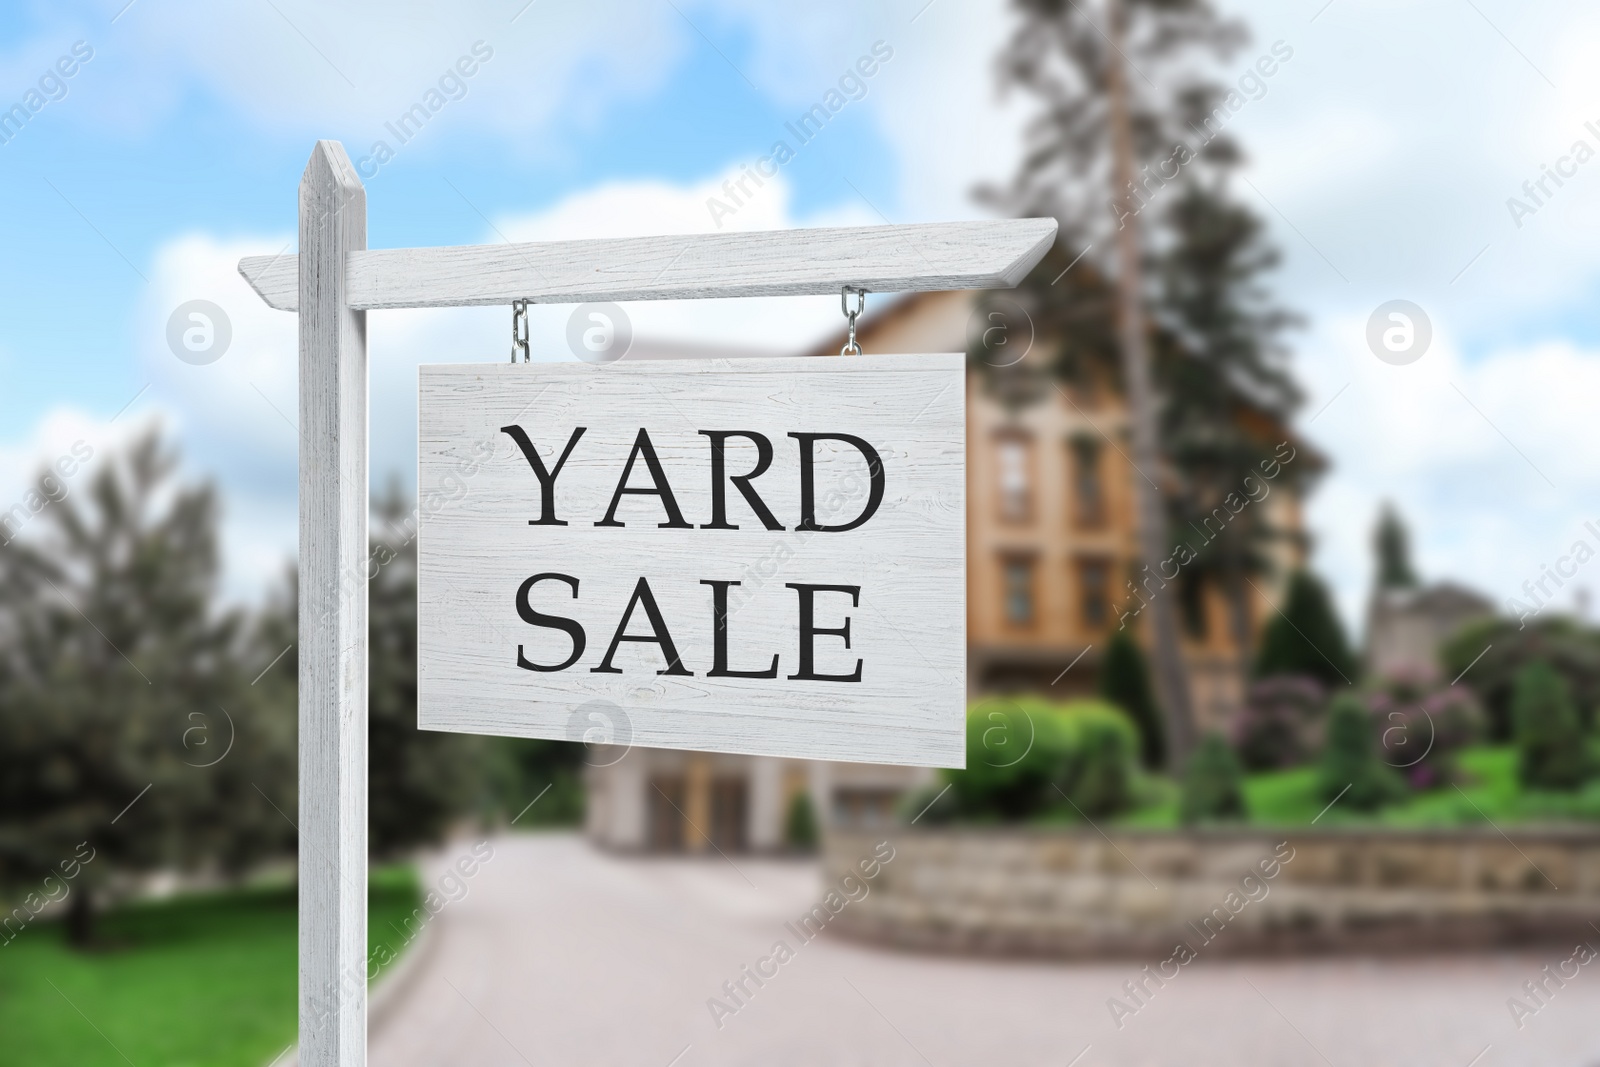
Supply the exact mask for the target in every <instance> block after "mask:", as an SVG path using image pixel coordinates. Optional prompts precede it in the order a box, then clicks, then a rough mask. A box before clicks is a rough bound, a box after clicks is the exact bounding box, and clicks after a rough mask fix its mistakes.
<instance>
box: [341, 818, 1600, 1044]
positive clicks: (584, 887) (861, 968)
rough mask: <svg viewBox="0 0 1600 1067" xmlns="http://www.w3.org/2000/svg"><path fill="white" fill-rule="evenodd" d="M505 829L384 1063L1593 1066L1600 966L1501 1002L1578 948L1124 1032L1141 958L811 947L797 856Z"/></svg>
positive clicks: (1331, 987) (1382, 975)
mask: <svg viewBox="0 0 1600 1067" xmlns="http://www.w3.org/2000/svg"><path fill="white" fill-rule="evenodd" d="M492 843H493V846H494V850H495V853H494V857H493V858H492V859H491V860H489V861H488V862H487V863H485V864H484V865H483V866H482V868H481V869H480V870H478V871H477V872H476V873H475V874H474V875H473V877H472V878H470V879H469V880H467V882H466V884H467V887H468V888H467V893H466V895H465V897H463V898H461V899H460V900H459V901H457V902H455V903H452V904H449V905H448V906H446V907H445V909H444V910H443V911H442V912H441V913H440V915H439V917H438V918H437V919H436V920H435V923H436V927H435V929H434V930H433V931H432V936H434V937H435V938H436V941H435V942H434V944H433V945H431V946H430V947H428V948H427V949H426V950H425V952H426V954H425V955H424V956H423V957H421V958H420V960H419V962H420V963H422V966H420V967H418V968H417V969H416V971H415V973H414V976H413V977H412V978H411V979H410V980H409V981H408V982H407V983H406V985H405V986H404V988H403V990H402V992H401V993H400V996H399V997H398V998H397V999H396V1000H395V1002H394V1004H393V1006H392V1008H391V1010H389V1011H388V1012H387V1013H386V1015H385V1017H384V1018H383V1019H382V1020H381V1021H380V1022H379V1023H378V1024H377V1025H376V1026H375V1032H374V1033H373V1035H372V1040H371V1055H370V1062H371V1064H372V1065H373V1067H443V1065H456V1064H473V1065H483V1067H499V1065H505V1067H516V1065H520V1064H530V1065H534V1067H544V1065H546V1064H560V1065H572V1064H618V1065H622V1064H627V1065H637V1067H668V1065H669V1064H670V1065H674V1067H697V1065H703V1064H751V1065H755V1064H761V1065H765V1067H784V1065H796V1067H802V1065H804V1067H810V1065H827V1067H852V1065H856V1064H862V1065H867V1064H871V1065H880V1064H881V1065H900V1064H905V1065H913V1067H947V1065H951V1067H953V1065H958V1064H982V1065H996V1064H1004V1065H1012V1064H1051V1065H1055V1067H1066V1065H1068V1064H1075V1067H1094V1065H1100V1064H1106V1065H1109V1064H1116V1065H1127V1067H1136V1065H1137V1067H1144V1065H1167V1064H1170V1065H1174V1067H1177V1065H1182V1067H1205V1065H1213V1064H1214V1065H1219V1067H1222V1065H1225V1067H1254V1065H1262V1067H1271V1065H1301V1064H1304V1065H1314V1067H1380V1065H1388V1064H1394V1065H1405V1067H1432V1065H1438V1067H1468V1065H1469V1064H1473V1067H1508V1065H1517V1067H1524V1065H1526V1067H1544V1065H1550V1067H1555V1065H1560V1067H1595V1065H1600V961H1596V963H1594V964H1590V965H1588V966H1586V967H1584V968H1582V970H1581V971H1580V972H1579V974H1578V976H1577V977H1576V978H1574V979H1572V980H1571V981H1569V982H1568V983H1567V984H1566V986H1565V988H1562V989H1559V990H1557V991H1556V992H1555V994H1554V995H1553V996H1552V997H1550V998H1549V999H1548V1001H1547V1003H1546V1005H1545V1006H1544V1007H1543V1008H1541V1009H1540V1010H1539V1011H1538V1013H1537V1014H1536V1015H1533V1016H1531V1017H1528V1018H1525V1019H1524V1020H1523V1023H1524V1025H1523V1028H1522V1029H1521V1030H1520V1031H1519V1030H1518V1029H1517V1027H1516V1025H1515V1024H1514V1022H1513V1020H1512V1016H1511V1013H1510V1012H1509V1010H1508V1009H1507V1006H1506V1000H1507V998H1508V997H1511V996H1513V995H1517V994H1519V993H1521V986H1522V983H1523V982H1525V981H1527V980H1529V979H1531V978H1534V977H1536V976H1537V974H1538V972H1539V970H1540V968H1541V967H1543V966H1544V965H1545V964H1551V965H1555V964H1557V963H1559V962H1560V961H1561V960H1563V959H1565V958H1566V957H1567V956H1568V955H1570V950H1569V951H1567V952H1561V951H1549V952H1539V953H1533V954H1527V955H1521V954H1512V953H1504V954H1495V955H1472V956H1460V957H1444V958H1433V959H1428V960H1418V961H1408V962H1396V961H1372V960H1360V959H1348V960H1331V959H1323V960H1314V961H1302V962H1268V961H1262V962H1250V963H1238V962H1214V963H1213V962H1208V961H1204V960H1202V961H1200V962H1198V963H1195V964H1193V965H1191V966H1189V967H1187V968H1185V969H1184V970H1183V971H1182V972H1181V973H1180V975H1179V977H1178V978H1177V979H1175V980H1173V981H1171V982H1170V983H1168V984H1167V985H1166V987H1165V988H1163V989H1160V990H1159V991H1157V992H1156V993H1155V994H1154V996H1152V997H1151V998H1150V999H1149V1000H1148V1003H1147V1004H1146V1005H1145V1006H1144V1007H1143V1008H1142V1009H1141V1010H1140V1011H1139V1012H1138V1014H1137V1015H1134V1016H1132V1017H1129V1018H1126V1019H1124V1020H1123V1023H1124V1025H1123V1027H1122V1029H1120V1030H1119V1029H1117V1027H1116V1026H1115V1025H1114V1024H1113V1022H1112V1018H1111V1014H1110V1012H1109V1011H1108V1009H1107V1007H1106V1001H1107V998H1109V997H1111V996H1114V995H1117V994H1119V993H1120V992H1121V986H1122V984H1123V983H1124V982H1125V981H1127V980H1129V979H1130V978H1133V977H1135V975H1136V974H1137V972H1138V966H1137V965H1135V964H1134V963H1131V962H1111V963H1095V964H1046V963H1001V962H984V961H976V960H968V959H950V958H939V957H931V956H920V955H908V954H901V953H896V952H886V951H881V950H876V949H870V948H863V947H858V946H856V945H853V944H850V943H848V942H845V941H842V940H840V939H837V938H831V937H830V935H828V934H826V933H824V934H823V935H821V936H820V937H818V938H817V939H816V940H815V941H812V942H810V943H809V944H805V945H803V946H801V945H800V942H799V940H798V939H797V938H796V937H795V936H794V935H793V934H792V933H791V932H790V931H789V930H788V929H787V928H786V927H785V926H784V924H785V923H786V922H794V921H795V920H797V919H798V918H799V916H800V915H802V914H803V913H805V912H806V911H807V910H808V909H809V908H810V906H811V904H812V903H813V902H814V901H815V899H816V898H817V895H818V888H817V884H816V881H815V878H816V875H815V871H814V868H812V867H811V866H809V865H806V864H801V863H790V862H781V861H773V860H757V859H748V858H744V857H736V862H737V867H734V866H733V865H731V864H730V863H728V862H725V861H723V860H721V859H718V858H716V857H715V856H713V857H712V858H710V859H704V860H702V859H696V860H687V859H684V860H678V859H674V860H659V859H626V858H620V857H615V856H610V855H606V854H603V853H598V852H596V851H594V850H592V849H590V848H589V847H588V846H587V845H586V844H585V843H583V842H582V841H581V840H579V839H578V838H576V837H572V836H567V835H519V836H510V837H501V838H496V839H494V841H493V842H492ZM466 854H468V848H467V846H462V847H460V848H459V849H457V850H456V851H455V852H453V853H452V854H451V855H452V856H455V855H466ZM434 877H435V878H436V877H437V872H435V875H434ZM457 893H458V894H459V890H457ZM780 939H781V940H784V941H786V942H788V944H789V945H790V947H791V948H795V947H796V946H799V947H798V948H797V951H795V953H794V958H793V959H791V960H789V961H788V962H786V963H784V964H782V965H781V966H779V967H778V968H777V973H776V975H775V976H773V977H771V978H769V979H765V980H764V981H765V984H764V985H763V986H762V987H760V988H757V987H756V986H755V985H754V983H753V982H751V981H750V980H749V979H746V980H745V985H746V988H747V989H749V990H753V991H754V992H753V995H752V996H750V997H748V998H747V999H744V1003H743V1006H742V1007H739V1009H738V1010H737V1011H736V1012H735V1013H734V1014H732V1015H726V1016H724V1017H723V1018H721V1020H720V1022H721V1024H722V1025H721V1027H720V1029H719V1027H718V1025H717V1023H716V1022H714V1021H713V1018H712V1014H711V1012H710V1011H709V1010H708V1008H707V1003H706V1002H707V1000H708V998H711V997H713V996H717V997H722V998H723V999H724V1001H725V1002H726V1003H728V1004H729V1005H730V1007H733V1006H735V1005H734V1004H733V1002H732V1001H731V1000H729V999H728V998H726V997H725V996H724V995H723V993H722V985H723V983H724V982H725V981H735V980H738V979H739V978H740V977H741V973H740V972H741V968H742V967H744V966H745V965H747V964H749V965H754V964H755V963H756V962H757V960H758V959H760V958H761V957H763V956H765V955H767V954H768V953H769V952H770V951H771V950H772V947H773V944H774V942H776V941H778V940H780ZM1594 942H1595V944H1596V945H1597V946H1600V934H1597V935H1596V937H1595V938H1594ZM1152 962H1153V961H1152ZM774 965H775V964H768V965H767V968H768V970H771V968H772V967H773V966H774ZM1550 988H1552V989H1554V988H1555V987H1554V985H1553V984H1551V986H1550ZM1086 1046H1087V1049H1088V1050H1087V1052H1085V1051H1084V1049H1085V1047H1086ZM1486 1047H1487V1049H1488V1051H1487V1052H1484V1049H1485V1048H1486ZM1480 1054H1481V1058H1480V1059H1478V1060H1476V1061H1474V1057H1478V1056H1480ZM1075 1057H1079V1058H1077V1059H1076V1060H1075V1059H1074V1058H1075Z"/></svg>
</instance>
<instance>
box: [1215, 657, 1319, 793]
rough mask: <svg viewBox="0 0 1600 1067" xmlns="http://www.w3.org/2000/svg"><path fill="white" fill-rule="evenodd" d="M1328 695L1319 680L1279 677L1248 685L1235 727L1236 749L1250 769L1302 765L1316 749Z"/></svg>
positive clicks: (1258, 769)
mask: <svg viewBox="0 0 1600 1067" xmlns="http://www.w3.org/2000/svg"><path fill="white" fill-rule="evenodd" d="M1327 696H1328V694H1327V691H1326V690H1325V689H1323V687H1322V683H1320V682H1318V681H1317V680H1316V679H1315V678H1309V677H1304V676H1301V675H1278V676H1276V677H1273V678H1266V679H1263V680H1261V681H1259V682H1256V683H1255V684H1254V685H1252V686H1251V687H1250V692H1249V693H1248V695H1247V696H1246V698H1245V704H1244V707H1243V708H1242V709H1241V710H1240V712H1239V716H1238V718H1237V719H1235V720H1234V724H1233V736H1232V741H1233V748H1234V751H1235V752H1237V753H1238V754H1239V761H1240V762H1241V763H1243V764H1244V766H1245V767H1246V768H1247V769H1249V770H1252V771H1265V770H1277V769H1279V768H1283V767H1292V766H1294V765H1295V764H1297V763H1302V762H1304V761H1305V760H1306V759H1307V758H1309V757H1310V756H1311V754H1312V753H1313V752H1315V751H1316V750H1317V747H1318V741H1317V735H1318V733H1319V732H1320V725H1321V719H1322V712H1323V709H1324V707H1325V706H1326V703H1327Z"/></svg>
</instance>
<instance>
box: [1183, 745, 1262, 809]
mask: <svg viewBox="0 0 1600 1067" xmlns="http://www.w3.org/2000/svg"><path fill="white" fill-rule="evenodd" d="M1179 813H1180V816H1181V818H1182V819H1183V822H1184V825H1186V826H1188V825H1193V824H1194V823H1197V822H1211V821H1221V820H1242V819H1244V818H1245V816H1246V814H1247V812H1246V808H1245V803H1244V772H1243V770H1242V769H1241V768H1240V766H1239V759H1238V757H1237V756H1236V755H1235V754H1234V751H1233V748H1232V747H1231V746H1230V745H1229V744H1228V742H1227V739H1225V738H1224V737H1223V736H1222V735H1221V734H1219V733H1216V732H1212V733H1208V734H1206V736H1205V737H1203V738H1201V740H1200V747H1198V748H1197V749H1195V752H1194V755H1193V756H1191V757H1190V758H1189V766H1188V768H1187V770H1186V771H1185V772H1184V776H1183V797H1182V801H1181V804H1180V808H1179Z"/></svg>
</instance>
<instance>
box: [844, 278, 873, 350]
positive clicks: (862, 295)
mask: <svg viewBox="0 0 1600 1067" xmlns="http://www.w3.org/2000/svg"><path fill="white" fill-rule="evenodd" d="M851 293H855V294H856V306H855V307H854V308H851V307H850V294H851ZM839 310H840V311H843V312H844V317H845V318H846V319H848V320H849V322H850V336H849V338H848V339H847V340H846V341H845V343H844V347H843V348H841V349H839V354H840V355H841V356H859V355H860V354H861V346H860V345H859V344H857V343H856V319H858V318H860V317H861V313H862V312H863V311H865V310H867V291H866V290H865V289H857V288H856V287H855V286H853V285H847V286H845V287H844V288H842V289H840V290H839Z"/></svg>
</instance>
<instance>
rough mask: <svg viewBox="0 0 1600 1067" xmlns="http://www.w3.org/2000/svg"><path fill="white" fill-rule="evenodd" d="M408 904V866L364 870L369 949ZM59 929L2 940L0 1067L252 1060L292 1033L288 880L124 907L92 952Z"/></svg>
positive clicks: (412, 892) (252, 1063) (247, 1065)
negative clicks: (74, 945) (76, 947)
mask: <svg viewBox="0 0 1600 1067" xmlns="http://www.w3.org/2000/svg"><path fill="white" fill-rule="evenodd" d="M419 900H420V895H419V890H418V886H417V879H416V874H415V872H414V871H413V870H412V869H411V868H409V867H388V868H380V869H377V870H374V871H373V872H372V876H371V880H370V885H369V892H368V921H367V925H368V931H369V933H368V938H369V943H370V944H372V945H377V944H379V943H380V942H384V941H387V942H388V943H389V944H391V945H393V946H395V948H396V949H398V948H399V946H400V943H401V939H400V937H399V936H398V935H397V934H396V932H395V928H396V927H397V926H398V925H399V922H400V919H401V918H402V917H403V916H405V915H408V914H410V912H411V910H412V909H413V908H415V907H416V906H417V904H418V901H419ZM391 924H393V925H391ZM62 933H63V932H62V930H61V928H60V925H59V924H57V923H45V924H39V925H33V926H30V927H28V928H27V929H25V930H23V931H22V933H21V934H19V935H18V936H17V938H16V940H14V941H12V942H10V943H9V944H7V945H6V946H5V947H4V948H0V1063H5V1064H27V1065H28V1067H100V1065H102V1064H103V1065H106V1067H127V1064H129V1063H132V1064H134V1065H136V1067H263V1065H265V1064H266V1063H267V1062H268V1061H269V1060H271V1059H272V1058H273V1057H274V1056H276V1055H277V1054H278V1053H280V1052H282V1051H283V1050H284V1048H285V1047H286V1046H287V1045H288V1044H289V1043H290V1042H291V1041H293V1040H294V1036H295V973H296V934H295V890H294V888H293V887H292V886H276V887H271V888H257V889H245V890H238V891H232V892H226V893H215V894H205V895H196V896H186V897H177V898H173V899H171V900H164V901H159V902H151V903H143V904H136V905H131V906H129V907H125V908H122V909H120V910H117V911H115V912H112V913H111V914H109V915H107V916H105V917H104V919H103V922H102V925H101V927H100V935H101V938H102V939H103V940H104V942H105V945H106V947H105V948H103V949H99V950H96V951H94V952H89V953H80V952H74V951H72V950H70V949H69V948H67V946H66V945H65V943H64V941H63V938H62Z"/></svg>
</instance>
